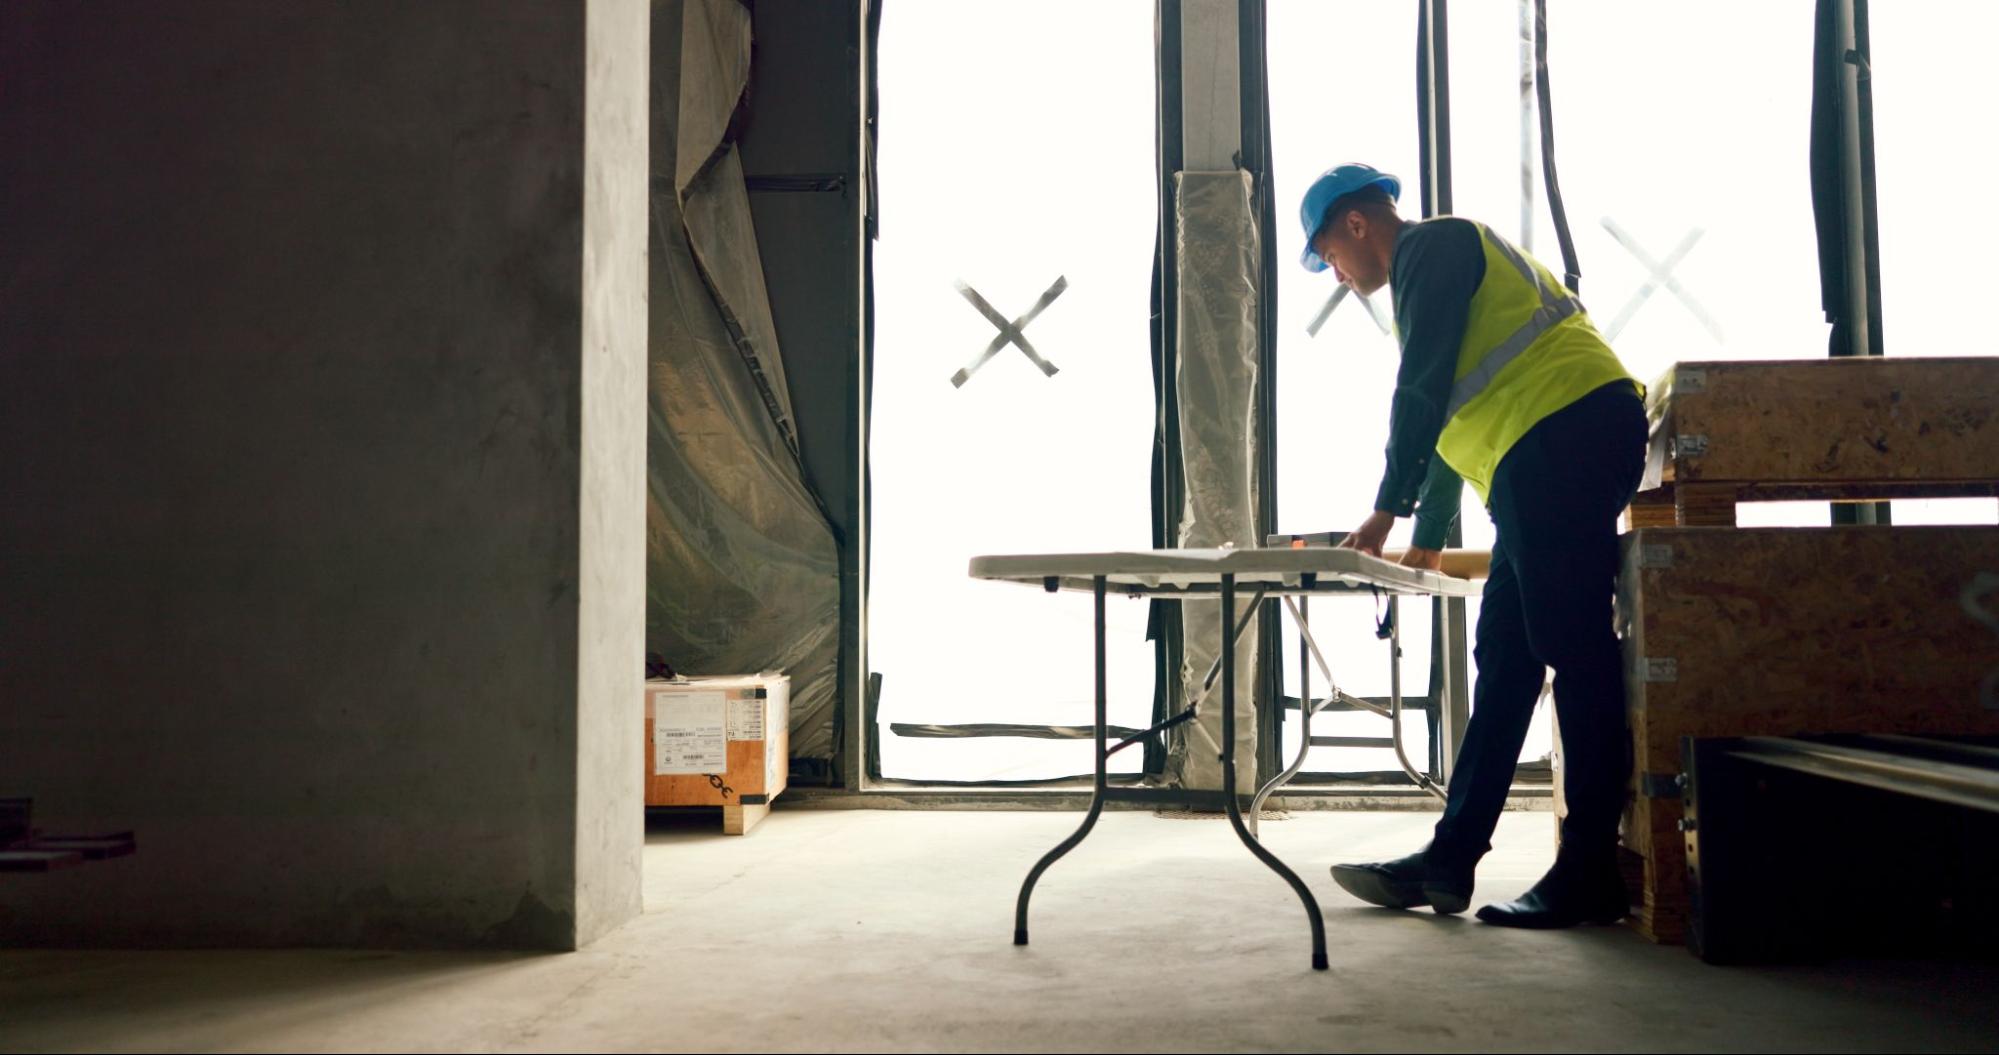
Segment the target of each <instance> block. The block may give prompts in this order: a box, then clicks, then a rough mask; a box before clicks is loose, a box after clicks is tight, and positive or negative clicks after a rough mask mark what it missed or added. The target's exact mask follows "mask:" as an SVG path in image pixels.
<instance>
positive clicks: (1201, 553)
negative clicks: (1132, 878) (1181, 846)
mask: <svg viewBox="0 0 1999 1055" xmlns="http://www.w3.org/2000/svg"><path fill="white" fill-rule="evenodd" d="M970 570H971V575H972V577H973V578H980V579H994V580H1001V581H1008V582H1017V583H1023V584H1029V585H1039V586H1041V587H1042V588H1043V589H1045V590H1047V591H1048V592H1049V593H1056V592H1059V591H1061V590H1073V591H1081V590H1088V591H1089V592H1090V593H1091V595H1092V598H1093V600H1094V604H1095V612H1094V619H1093V626H1094V630H1095V635H1096V654H1095V658H1096V694H1095V712H1096V713H1095V726H1094V731H1095V740H1096V767H1095V773H1094V775H1093V783H1092V794H1091V796H1090V807H1089V811H1088V812H1087V813H1086V814H1085V815H1084V817H1083V823H1082V825H1081V826H1079V827H1078V828H1077V829H1076V831H1075V833H1074V834H1072V835H1070V836H1069V837H1068V838H1067V839H1064V840H1062V842H1061V843H1059V844H1057V845H1056V846H1055V848H1054V849H1052V850H1050V851H1048V852H1047V853H1046V854H1044V855H1042V857H1041V859H1040V860H1039V861H1037V862H1035V864H1034V867H1033V868H1032V869H1031V870H1030V871H1029V872H1028V874H1027V879H1026V881H1025V882H1024V883H1022V884H1021V888H1020V896H1019V898H1018V900H1017V901H1016V903H1015V907H1014V927H1013V943H1014V944H1015V945H1026V944H1027V936H1028V932H1027V906H1028V901H1029V899H1030V898H1032V897H1033V894H1034V885H1035V883H1036V882H1038V881H1039V880H1040V879H1041V875H1042V873H1043V872H1046V871H1047V870H1048V868H1049V867H1050V866H1051V865H1053V864H1054V863H1055V862H1056V861H1058V860H1060V859H1061V858H1062V856H1063V855H1064V854H1067V853H1068V852H1069V851H1070V850H1073V849H1075V848H1076V846H1077V845H1078V844H1080V843H1081V842H1082V841H1083V839H1084V837H1086V836H1088V835H1089V834H1090V830H1091V829H1092V828H1094V827H1096V823H1097V818H1098V817H1099V816H1101V815H1102V813H1103V808H1104V803H1106V802H1118V801H1130V802H1151V801H1164V800H1167V799H1171V798H1176V797H1181V798H1183V797H1184V795H1185V793H1184V792H1181V791H1178V790H1177V789H1168V788H1153V787H1126V786H1116V787H1114V786H1112V785H1111V784H1110V783H1109V779H1108V778H1109V763H1110V756H1111V755H1113V754H1116V753H1117V752H1119V751H1121V750H1123V749H1125V748H1127V747H1130V746H1132V745H1133V744H1136V743H1141V742H1143V741H1144V740H1145V739H1146V738H1148V737H1151V736H1156V735H1158V734H1160V733H1162V732H1164V731H1165V730H1167V729H1170V728H1172V727H1174V726H1176V725H1180V724H1182V723H1185V722H1188V721H1191V720H1192V719H1194V718H1195V717H1196V716H1197V715H1198V714H1199V713H1200V706H1201V704H1202V703H1203V702H1204V701H1205V700H1206V698H1207V694H1208V692H1209V691H1210V690H1212V689H1213V687H1214V684H1215V682H1216V680H1217V678H1218V677H1219V680H1220V681H1221V686H1222V742H1221V744H1220V761H1221V764H1222V784H1223V786H1224V788H1226V789H1227V790H1225V791H1222V792H1219V793H1218V796H1219V797H1220V799H1221V800H1222V803H1223V808H1224V810H1225V811H1226V812H1227V814H1228V818H1229V824H1230V825H1231V826H1232V827H1233V828H1234V829H1235V833H1236V835H1237V836H1238V837H1239V838H1240V839H1241V840H1242V843H1243V845H1244V846H1246V847H1248V849H1249V851H1250V853H1251V854H1252V855H1254V856H1255V857H1256V859H1257V860H1259V861H1262V862H1263V863H1264V864H1265V865H1267V866H1268V867H1269V868H1270V870H1271V871H1273V872H1276V873H1277V875H1278V876H1279V877H1280V878H1282V879H1283V880H1284V881H1285V882H1286V883H1288V884H1290V886H1291V889H1292V890H1293V891H1294V892H1296V893H1297V895H1298V900H1299V901H1301V902H1302V903H1303V904H1304V907H1305V914H1306V918H1307V920H1308V921H1309V922H1310V924H1311V928H1312V968H1313V969H1314V970H1320V971H1323V970H1325V969H1326V965H1327V962H1326V925H1325V919H1324V918H1323V916H1322V915H1321V914H1320V911H1319V903H1318V901H1317V899H1315V898H1314V897H1313V896H1312V891H1311V890H1310V889H1309V888H1308V887H1306V885H1305V883H1304V881H1303V880H1301V879H1299V878H1298V874H1297V873H1296V872H1293V871H1292V870H1291V869H1290V868H1289V867H1288V866H1287V865H1285V864H1284V862H1283V861H1281V860H1279V859H1278V857H1277V856H1276V855H1275V854H1273V853H1271V852H1270V851H1269V850H1268V849H1266V848H1265V847H1264V846H1263V844H1262V843H1261V842H1260V841H1259V840H1258V838H1257V832H1256V811H1257V810H1258V809H1259V808H1260V807H1261V806H1262V804H1263V802H1264V801H1265V800H1267V799H1268V798H1269V797H1270V795H1271V794H1272V793H1273V792H1275V791H1276V790H1277V789H1278V788H1280V787H1282V786H1283V785H1284V784H1285V783H1286V782H1287V781H1289V780H1290V779H1291V777H1292V776H1294V775H1296V774H1297V772H1298V771H1299V770H1300V769H1301V768H1302V767H1303V766H1304V763H1305V755H1306V753H1307V752H1308V751H1310V750H1311V748H1312V737H1311V716H1312V713H1313V712H1314V711H1315V710H1317V709H1318V708H1316V707H1313V706H1312V705H1311V703H1310V700H1311V694H1310V691H1309V684H1310V683H1309V681H1307V682H1306V683H1305V685H1306V686H1307V690H1306V691H1305V692H1303V693H1301V708H1300V714H1301V718H1302V721H1303V723H1304V724H1303V728H1302V732H1303V736H1302V737H1301V739H1300V741H1299V745H1298V756H1297V758H1296V759H1295V760H1293V762H1292V763H1291V765H1290V766H1289V767H1287V768H1286V769H1285V770H1284V771H1283V772H1282V773H1279V774H1278V775H1277V776H1275V777H1273V778H1271V780H1269V781H1268V782H1266V783H1265V784H1264V785H1263V787H1261V788H1260V789H1258V790H1257V792H1256V794H1255V796H1254V797H1253V798H1252V800H1251V809H1250V814H1249V817H1248V819H1247V820H1245V819H1244V817H1243V810H1242V804H1241V801H1240V799H1241V796H1240V795H1238V794H1236V793H1235V791H1234V789H1235V787H1236V768H1235V766H1236V760H1235V720H1236V693H1235V666H1236V660H1235V652H1236V644H1237V642H1238V641H1239V640H1240V639H1241V637H1242V634H1243V632H1244V631H1245V630H1246V629H1247V628H1248V626H1249V624H1250V622H1251V620H1252V618H1253V617H1254V616H1255V614H1256V612H1257V609H1258V607H1259V606H1260V605H1261V603H1262V601H1263V599H1264V598H1265V597H1269V596H1277V597H1281V598H1283V600H1284V602H1285V606H1286V607H1287V608H1288V609H1289V610H1290V611H1291V615H1292V618H1293V619H1294V620H1295V621H1296V622H1297V624H1298V629H1299V636H1300V640H1301V641H1302V642H1303V643H1304V645H1305V650H1306V651H1307V652H1308V653H1309V655H1310V658H1311V659H1313V660H1316V661H1317V663H1318V666H1319V669H1320V671H1321V673H1323V674H1325V676H1326V679H1327V681H1328V683H1329V684H1330V683H1332V671H1331V668H1330V666H1329V665H1328V664H1327V663H1326V660H1325V657H1324V655H1323V654H1321V653H1320V651H1319V647H1318V644H1317V642H1316V641H1314V640H1313V639H1312V637H1311V631H1310V628H1309V626H1308V623H1307V620H1306V609H1305V607H1304V606H1303V605H1302V604H1301V603H1300V601H1302V600H1303V599H1306V598H1309V597H1311V596H1312V595H1314V594H1354V593H1364V594H1367V595H1371V596H1380V595H1386V596H1387V597H1388V603H1389V611H1390V625H1391V636H1390V647H1391V649H1392V650H1393V651H1392V652H1391V655H1392V656H1393V657H1394V659H1395V662H1394V664H1393V674H1392V680H1391V686H1392V695H1391V697H1390V705H1389V707H1388V708H1382V707H1380V706H1379V705H1377V704H1373V703H1369V702H1368V701H1365V700H1360V699H1358V698H1356V697H1352V696H1348V695H1346V694H1345V693H1342V692H1340V691H1339V690H1338V689H1337V687H1334V688H1333V689H1332V690H1331V691H1330V692H1329V693H1328V696H1327V700H1328V701H1331V700H1333V699H1339V700H1342V701H1343V702H1346V703H1348V704H1349V705H1359V706H1360V707H1361V708H1362V709H1364V710H1368V711H1373V712H1375V713H1377V714H1382V715H1383V716H1384V717H1387V718H1389V719H1390V720H1391V721H1393V722H1394V726H1395V728H1394V736H1393V740H1394V746H1395V755H1396V760H1397V761H1398V762H1399V763H1401V765H1402V768H1403V770H1404V771H1405V772H1407V773H1408V774H1409V775H1410V777H1411V779H1413V780H1415V781H1416V782H1417V783H1418V785H1419V786H1422V787H1424V788H1426V789H1427V790H1429V791H1431V792H1432V793H1433V794H1438V795H1441V794H1442V789H1441V788H1440V787H1438V786H1437V785H1436V784H1435V783H1434V782H1432V781H1431V780H1430V779H1429V778H1428V776H1427V775H1426V774H1422V773H1419V772H1418V771H1417V770H1416V769H1415V767H1413V766H1412V765H1410V763H1409V758H1408V755H1407V753H1406V752H1405V751H1404V750H1403V749H1402V740H1401V737H1402V725H1401V700H1402V692H1401V673H1400V671H1401V663H1400V655H1401V640H1400V630H1399V624H1400V619H1399V604H1398V600H1397V599H1398V598H1399V597H1400V596H1403V595H1426V596H1447V597H1466V596H1472V595H1475V594H1476V593H1477V592H1478V586H1477V585H1476V584H1475V583H1473V582H1471V581H1469V580H1464V579H1454V578H1451V577H1449V576H1445V575H1440V574H1437V573H1434V572H1426V571H1419V570H1416V569H1413V568H1404V567H1401V566H1399V565H1396V564H1391V563H1389V562H1388V561H1384V560H1381V559H1380V558H1377V557H1370V556H1367V555H1365V554H1361V553H1358V552H1356V551H1354V550H1339V549H1327V548H1309V549H1252V550H1141V551H1133V552H1125V553H1094V554H1049V555H1039V556H995V557H975V558H973V560H972V562H971V569H970ZM1239 580H1246V581H1247V582H1246V585H1247V587H1248V588H1250V589H1252V590H1253V591H1254V596H1253V597H1252V598H1251V600H1250V603H1249V605H1248V607H1247V608H1246V609H1245V610H1244V611H1243V612H1242V613H1241V615H1240V616H1239V617H1238V615H1237V612H1236V590H1237V587H1238V585H1239ZM1113 592H1115V593H1118V594H1121V595H1125V596H1146V597H1163V598H1172V599H1177V600H1180V601H1181V602H1183V603H1184V602H1185V601H1187V600H1189V599H1196V600H1200V599H1206V598H1208V597H1214V598H1216V599H1217V600H1219V601H1220V602H1221V606H1222V611H1224V612H1226V613H1228V618H1227V619H1225V620H1223V621H1222V637H1223V640H1222V647H1221V654H1220V656H1219V657H1218V658H1217V659H1216V661H1215V663H1214V664H1213V665H1212V666H1211V667H1210V668H1209V670H1208V674H1207V677H1206V678H1205V679H1204V680H1203V683H1202V686H1201V690H1200V692H1199V693H1198V694H1196V696H1195V698H1194V700H1193V701H1192V702H1191V703H1190V704H1188V706H1187V707H1186V708H1185V709H1183V710H1182V711H1180V713H1178V714H1175V715H1173V716H1171V717H1169V718H1167V719H1165V720H1164V721H1161V722H1159V723H1157V724H1155V725H1153V726H1152V727H1151V728H1149V729H1145V730H1142V731H1140V732H1138V733H1135V734H1133V735H1131V736H1127V737H1125V738H1123V739H1122V740H1120V741H1119V742H1118V743H1117V744H1116V745H1112V744H1111V743H1110V742H1109V732H1108V726H1109V714H1108V710H1109V700H1108V695H1107V693H1106V688H1105V655H1104V601H1105V598H1106V597H1107V596H1108V595H1109V594H1111V593H1113ZM1302 665H1303V657H1301V666H1302ZM1197 728H1198V727H1197Z"/></svg>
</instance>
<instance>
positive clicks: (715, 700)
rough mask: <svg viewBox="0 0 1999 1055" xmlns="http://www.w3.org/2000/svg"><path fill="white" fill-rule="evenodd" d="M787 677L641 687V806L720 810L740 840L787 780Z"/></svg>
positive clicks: (727, 827)
mask: <svg viewBox="0 0 1999 1055" xmlns="http://www.w3.org/2000/svg"><path fill="white" fill-rule="evenodd" d="M790 720H791V680H790V679H789V678H788V677H786V676H785V675H783V674H762V675H754V676H747V677H734V678H690V679H688V680H686V681H678V682H677V681H667V680H664V679H653V680H649V681H647V682H646V751H645V756H646V758H645V765H646V773H645V780H646V805H648V806H720V807H722V831H723V832H724V833H726V834H729V835H743V834H745V833H747V832H748V831H749V830H750V829H751V828H754V827H756V825H757V823H758V822H760V821H762V820H763V819H764V818H765V817H766V816H768V815H769V814H770V803H771V800H773V799H775V798H777V796H778V793H779V792H781V791H783V790H784V788H785V781H786V778H787V777H788V776H789V775H790V765H791V759H790V744H791V736H790Z"/></svg>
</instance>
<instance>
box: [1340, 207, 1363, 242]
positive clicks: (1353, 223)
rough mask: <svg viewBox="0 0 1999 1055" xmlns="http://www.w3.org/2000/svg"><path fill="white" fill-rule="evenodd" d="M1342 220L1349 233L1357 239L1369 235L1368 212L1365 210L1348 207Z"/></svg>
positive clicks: (1359, 239)
mask: <svg viewBox="0 0 1999 1055" xmlns="http://www.w3.org/2000/svg"><path fill="white" fill-rule="evenodd" d="M1341 222H1343V223H1345V224H1346V228H1347V234H1348V235H1349V236H1350V237H1352V238H1353V239H1354V240H1355V241H1361V240H1363V239H1365V238H1366V237H1367V213H1366V212H1365V211H1364V210H1361V209H1348V210H1347V214H1346V215H1345V216H1343V217H1341Z"/></svg>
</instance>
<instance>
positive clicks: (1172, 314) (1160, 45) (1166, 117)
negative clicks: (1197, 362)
mask: <svg viewBox="0 0 1999 1055" xmlns="http://www.w3.org/2000/svg"><path fill="white" fill-rule="evenodd" d="M1153 43H1154V56H1155V58H1154V62H1155V64H1156V73H1157V76H1156V77H1155V78H1154V80H1155V83H1156V86H1157V91H1158V95H1157V102H1156V105H1155V107H1154V112H1155V113H1156V114H1157V124H1156V125H1155V127H1154V130H1153V134H1154V142H1155V144H1156V146H1157V155H1158V168H1157V176H1158V179H1159V231H1158V236H1157V242H1156V243H1155V245H1156V248H1155V250H1154V252H1153V256H1152V260H1153V267H1152V391H1153V396H1154V400H1155V410H1156V416H1155V418H1154V421H1155V424H1154V427H1153V442H1152V545H1153V547H1154V548H1163V547H1167V546H1172V545H1175V544H1176V543H1177V542H1178V529H1179V521H1180V509H1181V508H1182V507H1183V506H1184V505H1185V503H1186V495H1185V494H1184V486H1183V477H1182V467H1181V463H1180V393H1179V372H1178V371H1177V370H1175V369H1174V365H1173V349H1174V347H1175V344H1176V342H1177V339H1178V335H1179V326H1180V317H1179V301H1180V282H1179V278H1178V275H1179V259H1178V256H1177V248H1176V246H1175V244H1174V236H1173V231H1174V224H1173V174H1174V173H1175V172H1178V171H1180V169H1181V167H1182V163H1183V161H1184V158H1185V151H1184V150H1183V148H1182V144H1181V112H1180V111H1181V106H1180V0H1158V4H1157V6H1156V7H1155V8H1154V22H1153ZM1147 603H1148V604H1149V605H1150V611H1149V612H1148V614H1147V622H1146V637H1147V638H1149V639H1150V640H1151V641H1152V643H1153V690H1152V720H1153V721H1154V722H1160V721H1164V720H1165V719H1166V717H1167V716H1168V715H1172V714H1177V713H1179V712H1180V710H1181V708H1182V707H1184V706H1185V701H1184V695H1185V694H1184V692H1183V688H1182V686H1181V683H1180V664H1181V656H1182V651H1181V641H1182V636H1181V634H1182V631H1181V621H1180V605H1179V604H1178V603H1176V602H1173V601H1160V600H1153V601H1149V602H1147ZM1165 769H1166V752H1165V750H1164V748H1163V747H1161V746H1160V744H1159V742H1158V741H1157V739H1156V738H1155V739H1149V740H1147V741H1146V742H1145V771H1146V772H1147V773H1161V772H1164V771H1165Z"/></svg>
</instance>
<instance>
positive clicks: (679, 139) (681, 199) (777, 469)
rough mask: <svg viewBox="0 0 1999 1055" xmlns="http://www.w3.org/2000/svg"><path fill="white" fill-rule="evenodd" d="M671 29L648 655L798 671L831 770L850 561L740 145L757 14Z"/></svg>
mask: <svg viewBox="0 0 1999 1055" xmlns="http://www.w3.org/2000/svg"><path fill="white" fill-rule="evenodd" d="M653 18H654V46H653V55H654V60H653V61H654V70H653V73H654V77H653V84H654V88H653V91H654V98H653V173H654V178H653V190H652V225H653V231H652V268H651V272H652V277H651V290H650V293H651V313H652V317H651V327H650V332H651V335H650V345H651V347H650V353H649V356H648V367H649V370H650V384H651V393H650V394H651V407H650V418H649V422H648V435H647V458H646V469H647V500H648V504H647V511H646V540H647V547H646V648H647V649H648V650H649V651H653V652H658V653H659V654H660V655H662V656H664V657H665V658H666V660H667V662H669V663H671V664H672V665H673V666H674V668H675V669H676V670H679V671H682V672H685V673H693V674H725V673H728V674H741V673H755V672H759V671H764V670H782V671H785V672H787V673H789V674H790V675H791V684H792V701H791V744H792V749H791V751H792V754H793V755H794V756H797V757H805V758H831V757H832V754H833V711H834V700H835V698H836V695H837V686H838V647H839V624H840V582H839V560H838V554H837V551H836V549H835V543H834V538H833V534H832V529H831V528H830V527H829V526H828V524H827V520H826V517H825V515H824V513H823V512H822V510H821V507H820V504H819V502H818V501H817V499H816V498H815V497H814V495H813V494H812V492H811V490H810V489H809V487H808V485H807V484H806V482H805V477H804V471H803V468H802V464H801V462H800V460H799V455H798V440H797V432H796V430H795V428H794V427H793V424H792V422H793V418H792V412H791V395H790V392H789V390H788V389H787V387H786V385H785V380H784V367H783V363H782V361H781V359H780V358H779V355H778V345H777V329H776V326H775V324H774V323H773V322H772V318H771V311H770V300H769V296H768V293H767V291H766V289H765V287H764V279H763V260H762V258H761V256H760V255H759V254H758V251H757V239H756V230H755V227H754V226H753V224H752V223H751V220H750V205H749V194H748V191H747V189H746V187H745V185H744V181H743V169H742V162H741V160H740V158H739V156H738V154H737V151H736V144H735V142H734V141H733V139H732V135H733V126H734V124H735V121H734V117H735V115H736V113H737V111H738V108H739V106H740V105H741V103H742V101H743V96H744V91H745V89H746V87H747V85H748V83H749V74H750V14H749V10H748V9H747V8H746V7H744V6H743V5H742V4H741V3H738V2H737V0H660V2H657V3H655V4H654V6H653ZM676 86H677V89H676ZM633 662H634V663H637V662H638V657H636V656H634V657H633Z"/></svg>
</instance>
